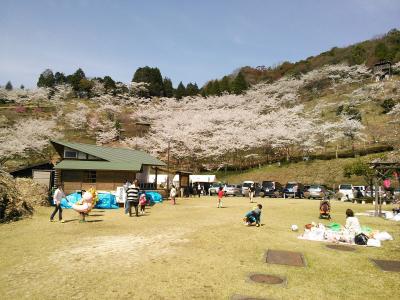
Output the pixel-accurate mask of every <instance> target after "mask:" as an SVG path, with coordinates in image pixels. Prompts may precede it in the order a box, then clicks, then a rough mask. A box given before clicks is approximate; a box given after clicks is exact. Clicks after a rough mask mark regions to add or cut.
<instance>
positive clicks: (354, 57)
mask: <svg viewBox="0 0 400 300" xmlns="http://www.w3.org/2000/svg"><path fill="white" fill-rule="evenodd" d="M366 59H367V52H366V51H365V49H364V48H363V47H362V46H360V45H358V46H356V47H354V48H353V49H352V50H351V57H350V64H352V65H360V64H362V63H363V62H365V60H366Z"/></svg>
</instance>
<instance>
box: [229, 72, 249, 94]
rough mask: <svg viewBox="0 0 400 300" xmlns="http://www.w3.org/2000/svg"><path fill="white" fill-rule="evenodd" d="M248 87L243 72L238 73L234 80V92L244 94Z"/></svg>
mask: <svg viewBox="0 0 400 300" xmlns="http://www.w3.org/2000/svg"><path fill="white" fill-rule="evenodd" d="M247 88H248V85H247V82H246V79H245V78H244V76H243V74H242V72H239V74H237V76H236V78H235V79H234V80H233V82H232V92H233V93H235V94H236V95H240V94H243V92H244V91H246V90H247Z"/></svg>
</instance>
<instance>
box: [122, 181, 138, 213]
mask: <svg viewBox="0 0 400 300" xmlns="http://www.w3.org/2000/svg"><path fill="white" fill-rule="evenodd" d="M126 200H127V201H126V204H127V206H128V207H127V210H128V213H129V216H130V217H132V206H133V207H134V208H135V214H136V217H139V211H138V205H139V181H138V180H137V179H135V180H134V182H133V183H132V184H131V185H130V186H129V187H128V189H127V190H126ZM125 209H126V208H125Z"/></svg>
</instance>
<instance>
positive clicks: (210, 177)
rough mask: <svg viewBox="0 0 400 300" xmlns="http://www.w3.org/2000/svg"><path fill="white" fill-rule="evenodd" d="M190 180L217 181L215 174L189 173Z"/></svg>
mask: <svg viewBox="0 0 400 300" xmlns="http://www.w3.org/2000/svg"><path fill="white" fill-rule="evenodd" d="M189 181H190V182H202V183H203V182H208V183H213V182H216V181H217V178H216V177H215V175H189Z"/></svg>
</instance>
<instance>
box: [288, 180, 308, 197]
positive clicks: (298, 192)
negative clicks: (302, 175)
mask: <svg viewBox="0 0 400 300" xmlns="http://www.w3.org/2000/svg"><path fill="white" fill-rule="evenodd" d="M288 197H292V198H296V197H297V198H304V186H303V185H302V184H301V183H299V182H288V183H287V184H286V185H285V188H284V189H283V198H288Z"/></svg>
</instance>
